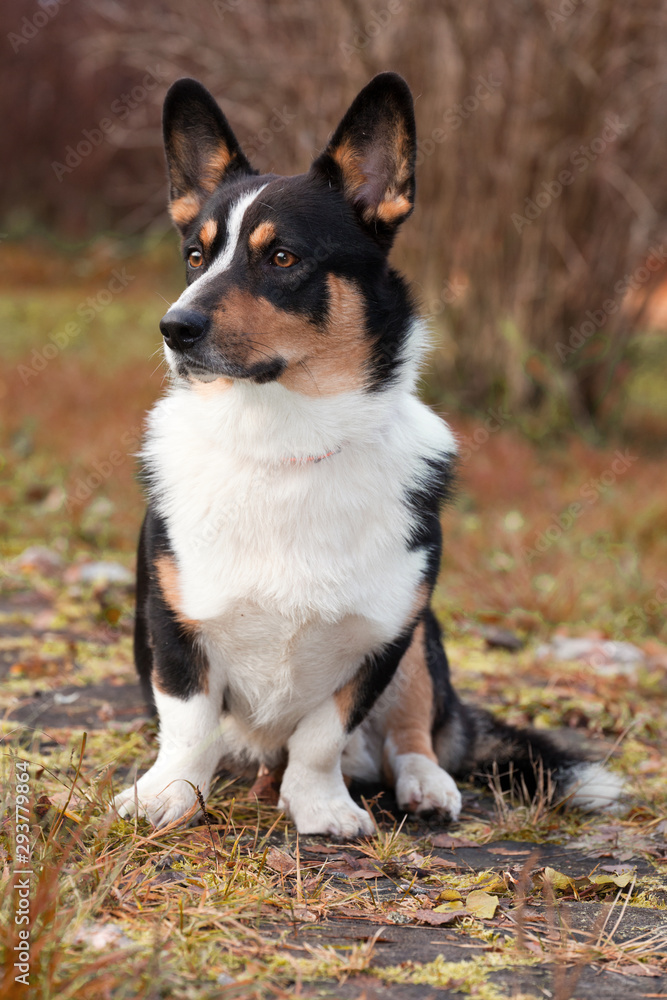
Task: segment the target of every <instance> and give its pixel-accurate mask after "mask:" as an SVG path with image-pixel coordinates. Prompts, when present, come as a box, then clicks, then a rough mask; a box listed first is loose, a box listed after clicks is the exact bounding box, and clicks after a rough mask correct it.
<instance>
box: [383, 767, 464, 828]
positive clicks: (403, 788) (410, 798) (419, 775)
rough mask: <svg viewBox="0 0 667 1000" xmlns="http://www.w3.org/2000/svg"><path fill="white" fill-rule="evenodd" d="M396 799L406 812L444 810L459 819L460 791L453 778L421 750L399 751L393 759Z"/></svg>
mask: <svg viewBox="0 0 667 1000" xmlns="http://www.w3.org/2000/svg"><path fill="white" fill-rule="evenodd" d="M394 766H395V770H396V774H397V777H396V801H397V802H398V804H399V806H400V807H401V809H404V810H405V811H406V812H416V813H427V812H439V813H447V814H448V815H449V816H450V818H451V819H458V816H459V813H460V812H461V793H460V792H459V790H458V788H457V787H456V782H455V781H454V779H453V778H452V777H451V776H450V775H449V774H447V772H446V771H444V770H443V769H442V768H441V767H439V766H438V764H436V763H434V762H433V761H432V760H429V759H428V757H424V755H423V754H420V753H406V754H401V755H400V756H399V757H397V758H396V761H395V765H394Z"/></svg>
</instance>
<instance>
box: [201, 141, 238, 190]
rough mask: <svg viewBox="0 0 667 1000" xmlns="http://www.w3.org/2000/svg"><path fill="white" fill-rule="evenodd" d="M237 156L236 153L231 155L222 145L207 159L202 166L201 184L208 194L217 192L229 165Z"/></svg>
mask: <svg viewBox="0 0 667 1000" xmlns="http://www.w3.org/2000/svg"><path fill="white" fill-rule="evenodd" d="M235 156H236V154H235V153H230V152H229V150H228V149H227V147H226V146H225V145H224V144H221V145H220V146H218V148H217V149H216V150H215V151H214V152H212V153H209V155H208V156H207V157H206V159H205V160H204V163H203V165H202V172H201V177H200V180H199V184H200V187H201V188H202V189H203V190H204V191H206V193H207V194H212V193H213V191H215V189H216V188H217V186H218V184H219V183H220V181H221V180H222V178H223V176H224V174H225V173H226V172H227V171H228V170H229V164H230V163H231V162H232V160H233V159H234V157H235Z"/></svg>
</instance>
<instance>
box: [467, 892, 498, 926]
mask: <svg viewBox="0 0 667 1000" xmlns="http://www.w3.org/2000/svg"><path fill="white" fill-rule="evenodd" d="M497 908H498V897H497V896H492V895H491V893H490V892H484V890H483V889H473V891H472V892H469V893H468V898H467V899H466V909H467V910H468V912H469V913H471V914H472V916H473V917H478V918H479V919H480V920H490V919H491V917H493V916H494V915H495V912H496V910H497Z"/></svg>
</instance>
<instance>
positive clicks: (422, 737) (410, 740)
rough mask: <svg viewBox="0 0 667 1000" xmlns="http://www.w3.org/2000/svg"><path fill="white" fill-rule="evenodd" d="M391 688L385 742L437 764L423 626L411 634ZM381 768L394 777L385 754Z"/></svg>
mask: <svg viewBox="0 0 667 1000" xmlns="http://www.w3.org/2000/svg"><path fill="white" fill-rule="evenodd" d="M392 688H393V689H394V692H395V702H394V704H393V706H392V708H391V709H390V710H389V712H388V714H387V722H386V726H387V730H386V737H387V739H389V738H391V740H392V742H393V744H394V748H395V752H396V754H404V753H419V754H423V755H424V756H425V757H428V759H429V760H432V761H433V762H434V763H436V764H437V762H438V761H437V757H436V755H435V752H434V750H433V739H432V736H431V726H432V723H433V717H434V709H435V706H434V703H433V682H432V680H431V675H430V673H429V669H428V664H427V663H426V645H425V628H424V623H423V622H420V623H419V625H418V626H417V628H416V629H415V631H414V635H413V637H412V642H411V643H410V646H409V647H408V649H407V651H406V653H405V655H404V656H403V659H402V660H401V662H400V664H399V667H398V670H397V672H396V675H395V678H394V681H392ZM383 769H384V772H385V776H386V778H387V780H388V781H389V782H393V780H394V775H393V773H392V769H391V766H390V764H389V761H388V759H387V754H386V752H385V755H384V760H383Z"/></svg>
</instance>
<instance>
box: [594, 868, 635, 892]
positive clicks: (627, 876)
mask: <svg viewBox="0 0 667 1000" xmlns="http://www.w3.org/2000/svg"><path fill="white" fill-rule="evenodd" d="M633 878H634V873H633V872H623V873H622V874H621V875H604V874H603V875H591V877H590V880H591V882H592V883H593V885H599V886H603V887H604V886H610V885H617V886H618V888H619V889H625V887H626V886H628V885H630V883H631V882H632V880H633Z"/></svg>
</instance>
